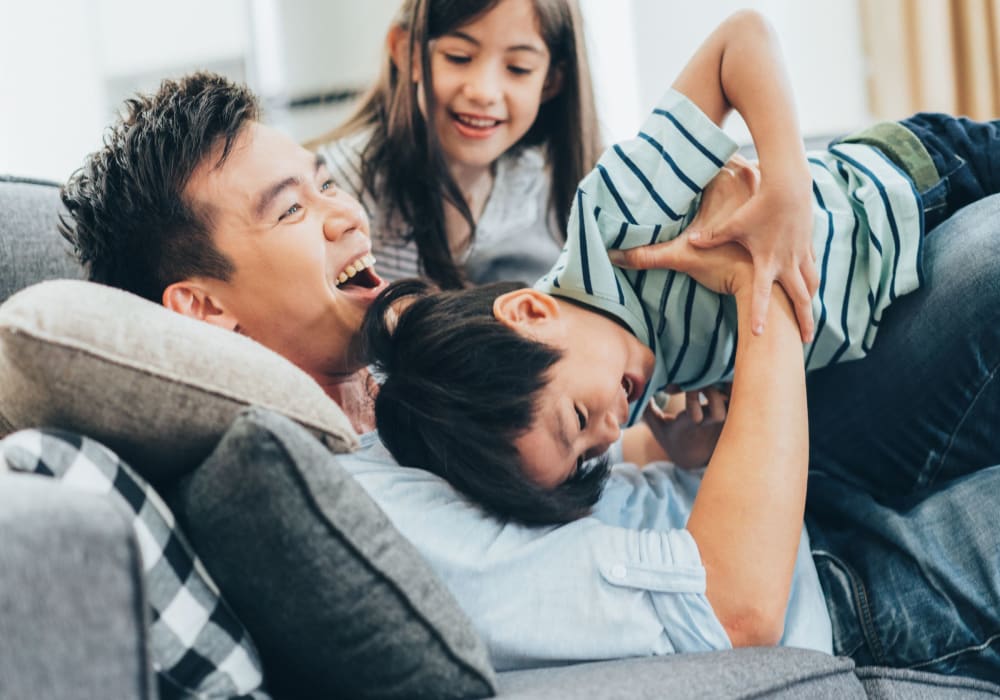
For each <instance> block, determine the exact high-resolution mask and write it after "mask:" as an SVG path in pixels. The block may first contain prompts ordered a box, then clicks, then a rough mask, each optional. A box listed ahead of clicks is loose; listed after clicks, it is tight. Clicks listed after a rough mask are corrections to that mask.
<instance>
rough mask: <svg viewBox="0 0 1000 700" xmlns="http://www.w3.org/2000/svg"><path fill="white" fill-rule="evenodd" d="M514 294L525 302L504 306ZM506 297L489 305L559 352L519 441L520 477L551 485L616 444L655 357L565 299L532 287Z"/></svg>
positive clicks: (611, 325)
mask: <svg viewBox="0 0 1000 700" xmlns="http://www.w3.org/2000/svg"><path fill="white" fill-rule="evenodd" d="M519 294H520V295H524V296H526V297H528V299H526V300H524V299H522V301H520V302H518V304H519V306H517V305H515V306H514V308H513V309H511V308H510V307H505V306H504V304H503V303H502V302H501V300H502V299H504V297H511V296H515V301H516V295H519ZM532 295H534V299H535V301H532V299H531V297H532ZM504 297H500V298H499V299H498V300H497V302H498V303H497V304H496V305H495V306H494V313H495V314H496V315H497V317H498V318H499V319H500V320H501V321H503V322H505V323H508V325H510V326H511V327H513V328H514V329H515V330H517V331H518V332H519V333H522V334H523V335H526V336H527V337H530V338H532V339H534V340H537V341H540V342H543V343H545V344H546V345H549V346H551V347H554V348H557V349H558V350H560V351H562V353H563V355H562V358H561V359H560V360H559V361H558V362H556V364H555V365H553V366H552V368H550V370H549V372H548V378H549V383H548V384H547V385H546V386H545V387H544V388H543V389H542V390H541V392H540V393H539V396H538V405H537V410H536V414H535V421H534V423H533V424H532V426H531V427H530V428H529V429H528V432H527V433H525V434H524V435H522V436H521V437H520V438H518V439H517V442H516V445H517V449H518V452H519V453H520V455H521V459H522V463H523V466H524V471H525V475H526V476H527V477H528V478H529V479H531V480H532V481H533V482H535V483H537V484H539V485H540V486H543V487H545V488H554V487H556V486H558V485H559V484H561V483H562V482H564V481H565V480H566V479H568V478H569V477H570V476H572V475H573V473H574V472H575V471H576V470H577V469H578V468H579V466H580V464H581V463H582V462H584V461H586V460H588V459H591V458H593V457H598V456H600V455H601V454H603V453H604V452H606V451H607V449H608V448H609V447H610V446H611V444H612V443H613V442H614V441H615V440H617V439H618V437H619V436H620V434H621V426H622V425H623V424H625V423H626V421H627V420H628V415H629V408H628V407H629V403H630V402H631V401H634V400H635V399H637V398H638V397H640V396H642V393H643V390H644V388H645V385H646V382H647V381H648V380H649V378H650V376H651V375H652V372H653V365H654V360H653V353H652V352H651V351H650V349H649V348H648V347H646V346H645V345H644V344H643V343H641V342H640V341H639V340H638V339H637V338H636V337H635V336H634V335H632V334H631V333H630V332H629V331H627V330H626V329H625V328H623V327H622V326H620V325H619V324H618V323H616V322H615V321H612V320H611V319H609V318H606V317H605V316H603V315H601V314H599V313H596V312H593V311H590V310H587V309H584V308H582V307H578V306H576V305H574V304H572V303H570V302H566V301H562V300H556V299H554V298H553V297H550V296H548V295H545V294H542V293H541V292H536V291H534V290H518V291H517V292H512V293H510V294H509V295H504Z"/></svg>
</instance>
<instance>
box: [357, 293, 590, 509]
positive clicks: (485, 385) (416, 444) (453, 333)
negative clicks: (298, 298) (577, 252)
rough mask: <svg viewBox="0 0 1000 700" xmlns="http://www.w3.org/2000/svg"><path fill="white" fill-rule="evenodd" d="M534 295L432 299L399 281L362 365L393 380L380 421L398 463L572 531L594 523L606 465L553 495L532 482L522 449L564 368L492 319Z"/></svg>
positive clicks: (377, 314)
mask: <svg viewBox="0 0 1000 700" xmlns="http://www.w3.org/2000/svg"><path fill="white" fill-rule="evenodd" d="M523 286H524V285H523V284H521V283H519V282H496V283H493V284H488V285H484V286H481V287H475V288H470V289H465V290H454V291H443V292H433V291H432V288H431V286H430V285H429V284H428V283H427V282H424V281H421V280H400V281H398V282H395V283H393V284H391V285H389V287H388V288H387V289H385V290H384V291H383V292H382V293H381V294H380V295H379V296H378V298H377V299H376V300H375V302H374V303H373V304H372V306H371V308H370V309H369V310H368V314H367V315H366V317H365V321H364V324H363V325H362V330H361V336H362V347H363V357H364V358H365V360H366V361H368V362H371V363H373V364H374V365H375V366H376V369H377V370H378V372H380V373H381V374H382V375H383V379H384V383H383V384H382V385H381V386H380V387H379V391H378V395H377V396H376V398H375V417H376V423H377V425H378V430H379V434H380V436H381V438H382V441H383V442H384V443H385V445H386V447H387V448H388V449H389V451H390V452H391V453H392V455H393V457H395V458H396V461H398V462H399V463H400V464H402V465H405V466H410V467H421V468H424V469H427V470H428V471H431V472H434V473H436V474H438V475H440V476H442V477H444V478H445V479H446V480H447V481H449V482H450V483H451V484H452V485H453V486H454V487H455V488H457V489H458V490H459V491H462V492H463V493H465V494H466V495H468V496H469V497H471V498H472V499H473V500H475V501H477V502H478V503H480V504H481V505H482V506H484V507H485V508H486V509H487V510H489V511H490V512H492V513H493V514H495V515H497V516H499V517H501V518H514V519H517V520H520V521H522V522H527V523H532V524H552V523H562V522H569V521H571V520H575V519H577V518H580V517H582V516H584V515H586V514H587V513H589V512H590V509H591V507H592V506H593V505H594V503H595V502H596V501H597V499H598V497H599V496H600V494H601V489H602V488H603V486H604V481H605V478H606V476H607V465H606V464H605V463H599V464H598V466H596V467H594V468H591V469H588V470H587V471H581V472H579V473H578V474H577V475H574V476H573V477H571V478H570V479H569V480H567V481H565V482H564V483H562V484H560V485H559V486H557V487H556V488H554V489H548V490H547V489H545V488H543V487H541V486H539V485H537V484H535V483H533V482H531V481H529V480H528V478H527V477H526V476H525V475H524V473H523V471H522V467H521V457H520V455H519V453H518V451H517V448H516V446H515V445H514V441H515V440H516V439H517V438H518V437H519V436H520V435H522V434H524V432H525V431H526V430H527V429H528V428H529V427H530V426H531V424H532V422H533V420H534V418H535V413H536V410H537V396H538V394H539V392H540V391H541V389H542V388H543V387H545V385H546V384H547V383H548V376H547V374H548V370H549V368H550V367H552V365H553V364H555V362H557V361H558V360H559V359H560V357H561V353H560V352H559V351H558V350H556V349H554V348H552V347H549V346H547V345H545V344H543V343H539V342H536V341H533V340H530V339H528V338H525V337H524V336H522V335H520V334H518V333H517V332H516V331H514V330H512V329H510V328H508V327H507V326H505V325H504V324H502V323H500V322H499V321H497V320H496V318H495V317H494V316H493V301H494V300H495V299H496V298H497V297H498V296H499V295H501V294H504V293H505V292H508V291H512V290H514V289H518V288H520V287H523ZM394 307H395V310H394ZM400 307H403V308H402V310H399V309H400ZM397 313H398V315H397Z"/></svg>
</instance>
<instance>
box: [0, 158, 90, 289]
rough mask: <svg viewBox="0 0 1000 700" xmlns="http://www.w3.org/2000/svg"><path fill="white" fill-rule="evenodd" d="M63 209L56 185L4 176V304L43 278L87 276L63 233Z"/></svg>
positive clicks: (0, 279) (0, 212)
mask: <svg viewBox="0 0 1000 700" xmlns="http://www.w3.org/2000/svg"><path fill="white" fill-rule="evenodd" d="M62 211H63V209H62V203H61V202H60V201H59V186H58V185H57V184H56V183H54V182H44V181H40V180H31V179H28V178H20V177H14V176H10V175H0V303H2V302H3V301H4V300H6V299H7V297H9V296H10V295H11V294H13V293H14V292H16V291H18V290H19V289H22V288H24V287H27V286H29V285H32V284H35V283H36V282H41V281H42V280H48V279H62V278H72V279H81V278H83V276H84V273H83V269H82V267H81V266H80V264H79V263H78V262H77V260H76V258H74V257H73V251H72V247H71V246H70V245H69V243H67V242H66V240H65V239H64V238H63V237H62V236H61V235H60V233H59V229H58V224H59V214H60V213H61V212H62Z"/></svg>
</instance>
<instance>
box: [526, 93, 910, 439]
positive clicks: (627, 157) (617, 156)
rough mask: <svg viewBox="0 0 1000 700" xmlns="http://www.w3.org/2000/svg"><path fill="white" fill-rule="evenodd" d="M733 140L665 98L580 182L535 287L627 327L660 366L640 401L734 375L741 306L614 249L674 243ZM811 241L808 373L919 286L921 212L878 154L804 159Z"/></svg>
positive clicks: (847, 149)
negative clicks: (555, 249)
mask: <svg viewBox="0 0 1000 700" xmlns="http://www.w3.org/2000/svg"><path fill="white" fill-rule="evenodd" d="M736 148H737V147H736V144H735V143H734V142H733V141H732V140H731V139H730V138H729V137H728V136H726V134H725V133H724V132H723V131H722V130H721V129H719V127H718V126H717V125H716V124H715V123H713V122H712V121H711V120H710V119H708V117H706V116H705V115H704V114H703V113H702V112H701V111H700V110H699V109H698V108H697V107H696V106H695V105H694V104H693V103H692V102H691V101H690V100H688V99H687V98H686V97H684V96H683V95H682V94H680V93H679V92H676V91H674V90H671V91H670V92H668V93H667V94H666V95H665V96H664V98H663V99H662V100H661V102H660V104H659V106H658V107H657V108H656V109H654V111H653V113H652V114H651V115H650V117H649V118H648V119H647V121H646V123H645V124H644V125H643V127H642V130H641V131H640V132H639V134H638V136H636V137H635V138H633V139H631V140H629V141H625V142H623V143H619V144H617V145H615V146H612V147H611V148H610V149H608V150H607V151H606V152H605V153H604V155H603V156H602V157H601V160H600V161H599V162H598V164H597V166H596V168H595V169H594V170H593V171H592V172H591V173H590V174H588V175H587V177H586V178H584V180H583V181H582V182H581V183H580V186H579V189H578V190H577V194H576V201H575V202H574V205H573V211H572V213H571V215H570V222H569V227H568V238H567V242H566V245H565V246H564V248H563V251H562V253H561V254H560V257H559V260H557V261H556V264H555V265H554V266H553V268H552V269H551V270H550V271H549V272H548V274H546V275H545V277H543V278H542V279H541V280H539V281H538V283H537V284H536V285H535V286H536V288H538V289H541V290H542V291H545V292H549V293H551V294H553V295H556V296H560V297H565V298H568V299H573V300H576V301H579V302H582V303H584V304H586V305H588V306H591V307H593V308H595V309H599V310H601V311H604V312H607V313H610V314H613V315H614V316H615V317H617V318H619V319H621V320H622V321H623V322H624V323H625V324H626V326H627V327H628V328H630V329H631V330H632V332H633V333H634V334H635V335H636V337H637V338H639V339H640V340H641V341H642V342H644V343H646V344H648V345H649V347H650V348H651V349H652V350H653V353H654V355H655V356H656V369H655V370H654V374H653V378H652V380H651V381H650V382H649V383H648V385H647V387H646V395H645V396H643V397H642V398H641V400H639V401H638V402H636V404H635V405H634V406H633V411H632V415H631V421H630V422H632V421H634V420H635V419H636V418H637V417H638V416H639V415H640V414H641V408H642V407H643V406H645V401H646V399H647V398H648V397H649V396H650V395H651V394H652V393H654V392H655V391H659V390H662V389H663V388H664V387H665V386H666V385H667V384H677V385H678V386H680V387H681V388H683V389H697V388H701V387H705V386H710V385H712V384H715V383H718V382H721V381H728V380H729V379H731V378H732V373H733V366H734V362H735V355H736V304H735V301H734V299H733V298H732V297H731V296H726V295H720V294H716V293H715V292H712V291H709V290H708V289H706V288H705V287H702V286H701V285H699V284H697V283H696V282H694V280H692V279H691V278H690V277H689V276H687V275H685V274H683V273H679V272H674V271H671V270H648V271H642V270H622V269H619V268H617V267H614V266H613V265H612V264H611V261H610V260H609V258H608V255H607V250H609V249H616V248H620V249H628V248H634V247H636V246H641V245H647V244H650V243H656V242H659V241H666V240H670V239H672V238H675V237H676V236H677V235H678V234H679V233H680V232H681V231H683V230H684V227H685V226H686V225H687V224H688V223H690V221H691V219H693V218H694V215H695V213H696V212H697V208H698V205H699V202H700V195H701V192H702V189H703V188H704V187H705V186H706V185H707V184H708V183H709V181H711V180H712V178H713V177H715V175H716V174H717V173H718V172H719V170H720V169H721V168H722V166H723V165H724V164H725V162H726V161H727V160H728V159H729V157H730V156H732V155H733V153H734V152H735V151H736ZM809 168H810V171H811V175H812V178H813V243H814V246H815V250H816V260H817V265H818V266H819V273H820V286H819V290H818V292H817V294H816V296H814V297H813V315H814V317H815V321H816V333H815V338H814V340H813V342H812V343H809V344H806V345H805V347H804V352H805V363H806V369H808V370H812V369H815V368H817V367H823V366H826V365H829V364H833V363H835V362H842V361H845V360H853V359H857V358H860V357H864V355H865V354H867V352H868V351H869V350H870V349H871V345H872V342H873V341H874V339H875V335H876V333H877V332H878V326H879V321H880V319H881V318H882V314H883V312H884V311H885V309H886V307H888V306H889V304H891V303H892V302H893V300H895V299H896V297H899V296H902V295H904V294H907V293H909V292H911V291H913V290H915V289H916V288H917V287H918V286H919V285H920V283H921V272H920V253H921V242H922V239H923V215H922V212H921V203H920V197H919V195H918V194H917V192H916V189H915V188H914V186H913V183H912V181H911V180H910V179H909V177H907V176H906V174H905V173H904V172H902V171H901V170H900V169H899V168H898V167H897V166H896V165H894V164H893V163H892V162H891V161H890V160H889V159H888V158H886V157H885V156H884V155H883V154H882V153H881V151H879V150H878V149H876V148H873V147H871V146H866V145H861V144H837V145H834V146H831V147H830V148H829V149H828V150H827V151H824V152H819V153H811V154H810V155H809Z"/></svg>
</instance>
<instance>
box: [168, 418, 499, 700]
mask: <svg viewBox="0 0 1000 700" xmlns="http://www.w3.org/2000/svg"><path fill="white" fill-rule="evenodd" d="M168 502H169V503H170V504H171V506H172V508H173V510H174V513H175V514H176V515H177V517H178V519H179V521H180V523H181V527H182V529H183V530H184V531H185V532H186V533H187V534H188V536H189V537H190V538H191V541H192V544H193V545H194V547H195V549H196V550H197V551H198V553H199V554H200V555H201V557H202V559H203V561H204V562H205V565H206V566H207V568H208V570H209V571H210V572H211V574H212V576H213V577H214V578H215V580H216V581H217V582H218V583H219V585H220V586H221V587H222V590H223V591H225V594H226V599H227V600H228V601H229V602H230V604H231V605H232V606H233V609H234V610H235V612H236V614H237V615H238V616H239V618H240V619H241V620H242V621H243V624H245V625H246V627H247V629H248V630H249V631H250V635H251V636H252V637H253V639H254V640H255V641H256V642H257V645H258V648H259V651H260V654H261V659H262V661H263V664H264V677H265V679H266V681H267V684H268V687H269V688H270V689H271V691H272V692H273V693H274V695H275V696H276V697H295V698H298V697H345V698H348V697H349V698H387V699H388V698H400V699H403V698H406V699H410V698H438V699H446V698H477V697H488V696H490V695H492V691H493V688H494V682H495V678H494V673H493V669H492V667H491V665H490V662H489V659H488V656H487V653H486V648H485V645H484V644H483V643H482V641H481V640H480V638H479V637H478V635H477V634H476V633H475V631H474V630H473V628H472V625H471V622H470V621H469V620H468V618H467V617H466V616H465V614H464V613H463V612H462V611H461V610H460V609H459V607H458V603H457V602H456V601H455V599H454V598H453V597H452V596H451V594H450V593H449V592H448V591H447V590H446V589H445V588H444V585H443V584H442V583H441V582H440V581H439V580H438V579H437V578H436V577H435V576H434V574H433V573H432V572H431V570H430V568H429V567H428V566H427V564H425V563H424V561H423V560H422V559H421V557H420V555H419V554H418V553H417V552H416V550H415V549H414V548H413V546H412V545H410V543H409V542H408V541H406V540H405V539H404V538H403V537H402V536H401V535H400V534H399V533H398V532H397V531H396V529H395V528H394V527H393V526H392V524H391V523H390V522H389V520H388V518H387V517H386V516H385V515H384V514H383V513H382V511H381V510H380V509H379V508H378V506H377V505H376V504H375V503H374V502H373V501H372V500H371V499H370V498H369V497H368V495H367V494H366V493H365V492H364V490H363V489H362V488H361V486H360V485H358V484H357V483H356V482H355V481H354V479H353V478H352V477H351V476H350V474H348V473H347V471H346V470H344V469H343V468H342V467H340V466H339V464H338V463H337V456H336V455H332V454H330V453H329V451H327V450H326V449H325V448H324V447H323V446H322V445H321V444H320V443H319V442H317V441H316V440H315V439H314V438H313V437H312V436H311V435H310V434H309V433H308V432H306V431H305V430H304V429H303V428H302V427H300V426H299V425H297V424H295V423H293V422H292V421H290V420H288V419H287V418H285V417H283V416H280V415H278V414H275V413H271V412H268V411H264V410H261V409H249V410H248V411H247V412H246V413H245V414H244V415H242V416H241V417H240V418H238V419H237V420H236V422H235V423H234V424H233V426H232V428H231V429H230V430H229V432H227V433H226V435H225V437H224V438H223V439H222V441H221V442H220V443H219V446H218V447H217V448H216V450H215V452H213V453H212V455H211V456H210V457H209V458H208V460H206V461H205V463H204V464H203V465H201V466H200V467H199V468H198V469H197V470H196V471H194V472H193V473H192V474H191V475H190V476H189V477H187V478H186V479H184V480H182V481H181V482H180V484H179V485H178V487H177V488H176V489H175V490H174V492H173V493H172V494H170V495H168Z"/></svg>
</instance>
